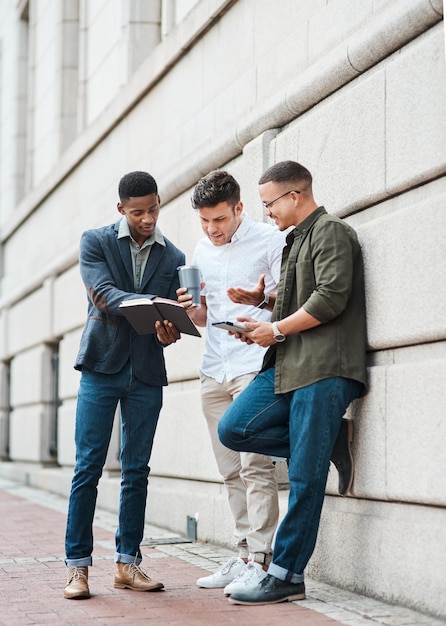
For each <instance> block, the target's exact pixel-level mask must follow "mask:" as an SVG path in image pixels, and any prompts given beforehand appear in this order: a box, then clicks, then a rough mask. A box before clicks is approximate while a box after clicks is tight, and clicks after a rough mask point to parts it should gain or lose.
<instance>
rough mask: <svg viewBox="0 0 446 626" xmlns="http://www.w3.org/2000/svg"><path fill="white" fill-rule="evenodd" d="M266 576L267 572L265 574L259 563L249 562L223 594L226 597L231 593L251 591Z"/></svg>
mask: <svg viewBox="0 0 446 626" xmlns="http://www.w3.org/2000/svg"><path fill="white" fill-rule="evenodd" d="M267 575H268V572H265V570H264V569H263V567H262V566H261V565H259V563H256V562H255V561H249V563H248V565H247V566H246V567H245V569H244V571H243V572H242V573H241V574H239V575H238V576H237V578H234V580H233V581H232V582H231V583H229V585H226V587H225V589H224V593H225V595H226V596H230V595H231V593H240V592H245V591H252V590H253V589H254V588H255V587H257V585H258V584H259V582H260V581H261V580H263V579H264V578H266V576H267Z"/></svg>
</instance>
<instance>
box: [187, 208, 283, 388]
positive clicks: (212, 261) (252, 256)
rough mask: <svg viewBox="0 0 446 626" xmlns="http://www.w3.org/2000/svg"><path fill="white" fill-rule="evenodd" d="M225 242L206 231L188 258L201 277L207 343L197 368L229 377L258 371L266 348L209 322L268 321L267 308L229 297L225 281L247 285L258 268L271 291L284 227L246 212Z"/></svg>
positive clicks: (218, 378) (277, 275) (254, 280)
mask: <svg viewBox="0 0 446 626" xmlns="http://www.w3.org/2000/svg"><path fill="white" fill-rule="evenodd" d="M242 217H243V219H242V222H241V224H240V226H239V227H238V228H237V230H236V231H235V233H234V235H233V236H232V239H231V241H230V242H229V243H227V244H224V245H223V246H215V245H214V244H213V243H212V242H211V241H210V240H209V238H208V237H204V238H203V239H200V241H199V242H198V244H197V246H196V248H195V252H194V255H193V260H192V264H193V265H195V266H196V267H198V268H199V269H200V272H201V279H202V281H203V282H205V283H206V284H205V287H204V288H203V290H202V295H203V296H205V297H206V304H207V324H206V343H205V352H204V356H203V362H202V365H201V370H202V372H203V373H204V374H205V375H206V376H210V377H211V378H214V379H215V380H216V381H217V382H220V383H221V382H223V380H224V379H225V378H226V380H227V381H230V380H233V379H234V378H237V377H238V376H242V375H243V374H249V373H251V372H257V371H258V370H259V369H260V368H261V365H262V361H263V356H264V353H265V350H266V348H262V347H261V346H258V345H256V344H251V345H247V344H246V343H244V342H242V341H240V340H239V339H235V338H234V337H233V336H231V335H230V334H228V333H227V332H226V331H225V330H221V329H219V328H215V327H213V326H212V322H224V321H230V322H235V321H236V320H237V317H241V316H246V317H253V318H255V319H257V320H261V321H269V319H270V317H271V311H266V310H265V309H263V310H262V309H259V308H257V307H255V306H251V305H246V304H235V303H233V302H232V301H231V300H230V299H229V297H228V295H227V293H226V290H227V289H228V288H229V287H242V288H244V289H252V288H253V287H254V286H255V285H256V284H257V282H258V280H259V276H260V274H265V292H266V293H270V292H275V291H276V290H277V284H278V282H279V278H280V265H281V260H282V250H283V247H284V245H285V237H286V232H280V231H279V230H278V229H277V228H276V227H275V226H272V225H270V224H265V223H263V222H254V221H253V220H252V219H251V218H250V217H249V215H247V214H246V213H243V214H242Z"/></svg>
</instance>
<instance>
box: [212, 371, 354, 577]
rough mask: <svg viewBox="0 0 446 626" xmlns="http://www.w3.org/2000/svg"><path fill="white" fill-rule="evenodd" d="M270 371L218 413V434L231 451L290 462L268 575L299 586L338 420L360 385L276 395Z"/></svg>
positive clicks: (336, 381) (330, 383) (338, 381)
mask: <svg viewBox="0 0 446 626" xmlns="http://www.w3.org/2000/svg"><path fill="white" fill-rule="evenodd" d="M274 371H275V368H274V367H272V368H270V369H268V370H266V371H264V372H261V373H260V374H258V376H257V377H256V378H255V379H254V380H253V381H252V382H251V383H250V384H249V385H248V387H247V388H246V389H245V390H244V391H242V393H241V394H240V395H239V396H238V397H237V398H236V399H235V400H234V402H233V403H232V404H231V405H230V406H229V407H228V409H227V410H226V411H225V413H224V414H223V416H222V418H221V420H220V422H219V426H218V434H219V437H220V440H221V442H222V443H223V445H225V446H227V447H228V448H230V449H232V450H238V451H245V452H258V453H260V454H270V455H272V456H279V457H285V458H287V459H289V467H288V477H289V482H290V494H289V499H288V512H287V514H286V515H285V517H284V519H283V521H282V522H281V524H280V526H279V528H278V530H277V535H276V540H275V544H274V551H273V558H272V562H271V564H270V566H269V569H268V572H269V573H270V574H272V575H273V576H275V577H276V578H279V579H281V580H287V581H289V582H292V583H298V582H302V581H303V580H304V569H305V566H306V565H307V563H308V561H309V559H310V557H311V555H312V553H313V550H314V546H315V544H316V538H317V532H318V528H319V520H320V516H321V510H322V504H323V501H324V495H325V485H326V482H327V476H328V468H329V465H330V455H331V452H332V449H333V446H334V443H335V441H336V437H337V435H338V431H339V427H340V425H341V419H342V416H343V415H344V413H345V411H346V409H347V407H348V405H349V404H350V402H351V401H352V400H354V398H357V397H358V396H359V395H360V394H361V391H362V385H361V383H358V382H356V381H354V380H349V379H347V378H341V377H335V378H328V379H326V380H321V381H318V382H316V383H313V384H312V385H308V386H307V387H304V388H302V389H296V390H295V391H290V392H289V393H284V394H275V393H274Z"/></svg>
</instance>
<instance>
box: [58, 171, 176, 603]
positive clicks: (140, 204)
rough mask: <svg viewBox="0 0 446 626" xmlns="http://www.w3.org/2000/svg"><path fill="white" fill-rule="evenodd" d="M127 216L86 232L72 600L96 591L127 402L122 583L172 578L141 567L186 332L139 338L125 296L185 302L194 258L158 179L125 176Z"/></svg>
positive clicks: (150, 586)
mask: <svg viewBox="0 0 446 626" xmlns="http://www.w3.org/2000/svg"><path fill="white" fill-rule="evenodd" d="M119 198H120V201H119V202H118V205H117V207H118V211H119V213H120V214H121V216H122V217H121V219H120V220H119V221H118V222H116V223H115V224H112V225H110V226H104V227H101V228H97V229H94V230H88V231H86V232H84V233H83V235H82V238H81V243H80V259H79V263H80V272H81V276H82V280H83V282H84V284H85V288H86V291H87V297H88V317H87V321H86V324H85V327H84V330H83V334H82V338H81V342H80V349H79V353H78V355H77V359H76V363H75V368H76V369H78V370H80V371H81V372H82V374H81V381H80V387H79V394H78V400H77V408H76V431H75V443H76V466H75V470H74V477H73V482H72V487H71V494H70V501H69V509H68V519H67V528H66V540H65V549H66V559H65V563H66V565H67V568H68V571H67V585H66V587H65V590H64V597H65V598H69V599H72V598H89V597H90V590H89V586H88V567H89V566H90V565H92V552H93V533H92V526H93V516H94V512H95V506H96V497H97V485H98V482H99V478H100V477H101V474H102V469H103V467H104V463H105V460H106V456H107V451H108V447H109V443H110V436H111V432H112V427H113V420H114V415H115V411H116V408H117V405H118V403H120V409H121V421H122V431H121V432H122V436H121V472H122V482H121V494H120V505H119V523H118V529H117V531H116V554H115V562H116V572H115V580H114V586H115V587H116V588H120V589H125V588H126V589H133V590H136V591H155V590H159V589H162V588H163V584H162V583H160V582H156V581H153V580H152V579H150V578H149V576H147V574H146V573H145V572H144V571H143V570H142V569H141V567H140V563H141V559H142V555H141V551H140V542H141V540H142V538H143V532H144V519H145V508H146V498H147V482H148V474H149V470H150V468H149V460H150V454H151V450H152V444H153V438H154V435H155V430H156V425H157V421H158V416H159V413H160V410H161V406H162V388H163V386H165V385H167V376H166V369H165V363H164V355H163V348H164V347H165V346H166V345H169V344H171V343H173V342H175V341H176V340H177V339H179V337H180V335H179V333H178V332H177V330H176V328H175V327H174V326H173V325H172V324H171V323H170V322H167V321H165V322H164V323H161V322H157V325H156V335H155V334H150V335H138V334H136V332H135V331H134V330H133V328H132V327H131V325H130V324H129V322H128V321H127V320H126V319H125V318H124V317H123V315H122V313H121V312H120V309H119V305H120V304H121V302H123V301H124V300H128V299H132V298H137V297H141V294H144V295H145V296H147V297H149V298H153V297H155V296H161V297H164V298H171V299H176V289H177V288H178V287H179V282H178V275H177V271H176V269H177V267H178V266H179V265H183V264H184V263H185V255H184V254H183V253H182V252H181V251H180V250H179V249H178V248H176V247H175V246H174V245H173V244H172V243H171V242H170V241H169V240H168V239H166V237H164V236H163V235H162V233H161V231H160V230H159V228H158V227H157V226H156V223H157V219H158V216H159V211H160V197H159V195H158V188H157V184H156V182H155V180H154V178H153V177H152V176H151V175H150V174H147V173H146V172H130V173H129V174H126V175H125V176H124V177H123V178H122V179H121V181H120V183H119Z"/></svg>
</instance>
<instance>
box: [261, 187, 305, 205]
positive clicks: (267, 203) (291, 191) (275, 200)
mask: <svg viewBox="0 0 446 626" xmlns="http://www.w3.org/2000/svg"><path fill="white" fill-rule="evenodd" d="M293 191H294V193H300V191H297V189H290V190H289V191H286V192H285V193H283V194H282V195H281V196H279V197H278V198H275V199H274V200H271V201H270V202H262V204H263V207H264V208H265V209H269V207H270V206H272V205H273V204H274V202H277V200H280V198H283V197H285V196H287V195H288V194H289V193H293Z"/></svg>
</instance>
